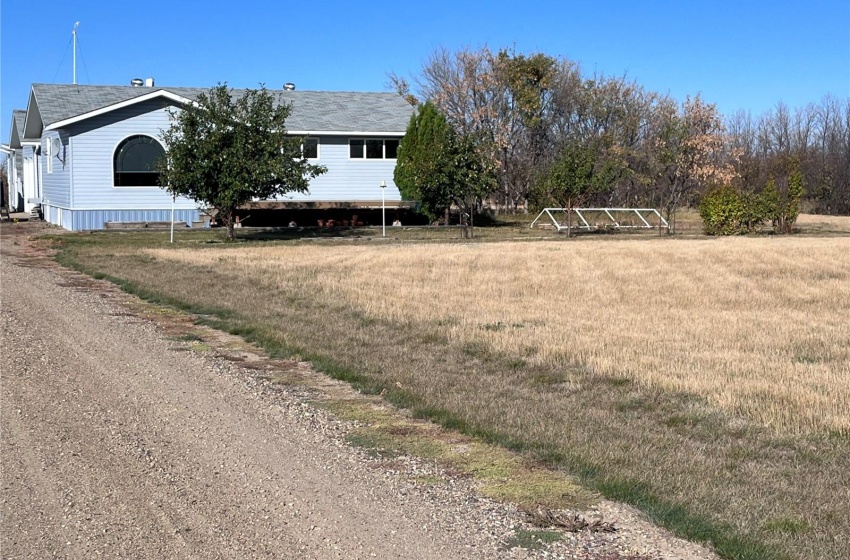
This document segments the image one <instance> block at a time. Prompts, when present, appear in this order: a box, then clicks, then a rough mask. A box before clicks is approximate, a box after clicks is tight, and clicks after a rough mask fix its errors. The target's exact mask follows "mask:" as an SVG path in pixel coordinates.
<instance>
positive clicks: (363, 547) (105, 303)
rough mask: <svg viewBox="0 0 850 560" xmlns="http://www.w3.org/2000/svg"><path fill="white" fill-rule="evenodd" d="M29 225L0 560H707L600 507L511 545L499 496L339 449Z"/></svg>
mask: <svg viewBox="0 0 850 560" xmlns="http://www.w3.org/2000/svg"><path fill="white" fill-rule="evenodd" d="M37 230H38V227H37V226H35V225H34V224H28V225H22V224H18V225H12V224H4V225H3V226H2V229H0V234H2V245H0V251H2V264H0V290H2V291H0V295H1V296H2V299H0V332H2V360H0V367H2V370H1V371H0V375H1V377H0V382H1V383H2V384H1V385H0V389H2V393H0V397H2V400H0V415H2V422H1V423H0V426H2V441H0V443H2V455H1V456H2V510H0V513H2V527H0V533H2V537H1V538H0V557H2V558H5V559H13V558H99V557H103V558H134V559H145V558H157V559H159V558H240V559H241V558H299V559H301V558H304V559H309V558H316V559H324V558H393V559H403V558H411V559H414V558H415V559H427V558H447V559H461V558H485V559H486V558H591V559H605V560H617V559H631V560H639V559H640V560H646V559H653V558H663V559H674V558H683V559H687V560H697V559H700V560H701V559H706V560H710V559H713V558H715V557H714V556H713V555H712V554H711V553H710V552H708V551H707V550H706V549H704V548H702V547H699V546H697V545H694V544H691V543H687V542H683V541H681V540H678V539H675V538H673V537H671V536H670V535H669V534H668V533H666V532H665V531H662V530H659V529H657V528H655V527H653V526H652V525H650V524H649V523H647V522H645V521H644V520H643V519H642V518H641V516H640V515H639V514H637V513H636V512H635V511H634V510H632V509H631V508H628V507H625V506H622V505H619V504H614V503H611V502H604V501H603V502H602V503H601V504H600V505H599V511H600V512H601V513H602V514H603V515H604V519H605V520H606V521H608V522H612V523H614V524H615V525H616V526H617V527H618V529H619V530H618V531H617V532H615V533H591V532H588V531H581V532H576V533H564V536H563V537H562V539H561V540H560V541H559V542H556V543H550V544H547V545H545V546H544V545H543V544H540V545H539V547H537V548H533V549H527V548H522V547H520V546H515V544H516V539H517V538H518V537H521V536H523V534H524V533H523V532H524V531H530V530H534V529H535V528H533V527H531V526H530V525H528V524H527V522H526V520H525V516H524V515H523V514H522V512H519V511H517V509H516V508H515V507H514V506H512V505H511V504H501V503H496V502H493V501H491V500H489V499H486V498H484V497H482V496H480V495H479V494H477V493H476V492H475V481H474V480H471V479H469V478H463V477H452V476H451V475H448V474H446V473H445V472H442V471H441V469H440V468H439V467H438V466H437V465H434V464H432V463H430V462H428V461H424V460H420V459H417V458H413V457H400V458H399V457H395V458H393V459H392V460H391V461H388V460H386V459H380V458H375V457H370V456H369V454H367V453H366V452H364V451H363V450H361V449H358V448H353V447H350V446H349V445H347V444H346V443H345V435H346V433H347V432H348V430H349V429H350V428H351V426H350V425H349V424H348V423H346V422H343V421H340V420H338V419H336V418H335V417H333V416H332V415H331V414H330V413H328V412H326V411H324V410H321V409H317V408H315V407H313V406H311V405H310V404H309V403H308V402H307V399H308V398H309V396H310V395H309V393H308V392H305V391H303V390H299V389H298V388H294V387H283V386H280V385H275V384H272V383H269V382H267V381H265V380H264V379H263V378H261V377H259V376H258V375H257V373H256V371H252V370H249V369H245V368H243V367H241V366H240V365H238V364H236V363H234V362H232V361H228V360H225V359H222V358H218V357H216V356H214V355H210V354H203V353H198V352H187V351H185V350H186V344H185V343H180V342H178V341H175V340H169V339H168V338H167V337H166V336H165V335H164V334H163V332H162V329H161V328H160V327H159V326H158V325H157V324H156V323H154V322H152V321H150V320H148V319H145V318H141V317H139V316H137V315H135V314H133V313H130V312H129V311H128V309H129V308H128V307H127V304H128V302H132V300H133V298H132V297H131V296H128V295H126V294H122V293H121V292H118V291H117V290H116V289H115V288H114V287H112V286H111V285H109V284H106V283H103V282H96V281H93V280H89V279H84V278H82V277H80V276H79V275H77V274H75V273H72V272H69V271H66V270H64V269H60V268H59V267H57V266H56V265H54V264H52V262H51V261H49V260H48V259H46V258H44V257H43V256H42V257H39V256H37V255H34V254H33V253H32V252H31V251H30V249H29V248H28V246H27V242H26V239H27V235H28V234H30V233H33V232H35V231H37ZM425 479H427V480H432V481H433V480H435V479H439V480H442V481H444V482H442V483H439V484H435V483H433V482H431V483H423V482H421V481H422V480H425Z"/></svg>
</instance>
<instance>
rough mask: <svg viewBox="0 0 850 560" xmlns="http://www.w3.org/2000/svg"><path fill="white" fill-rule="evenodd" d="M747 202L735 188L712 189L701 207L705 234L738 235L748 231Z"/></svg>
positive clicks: (700, 212) (700, 211) (704, 198)
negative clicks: (746, 221)
mask: <svg viewBox="0 0 850 560" xmlns="http://www.w3.org/2000/svg"><path fill="white" fill-rule="evenodd" d="M747 206H750V205H749V204H747V201H746V200H745V199H744V197H743V196H741V193H739V192H738V191H737V190H736V189H735V188H733V187H731V186H728V185H723V186H720V187H715V188H713V189H711V190H710V191H709V192H708V193H707V194H706V195H705V197H703V199H702V202H701V203H700V205H699V215H700V217H701V218H702V223H703V227H704V228H705V233H706V234H708V235H738V234H741V233H745V232H746V231H747V225H746V224H745V220H747V218H749V215H748V214H749V213H748V212H747Z"/></svg>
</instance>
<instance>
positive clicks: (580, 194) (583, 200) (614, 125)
mask: <svg viewBox="0 0 850 560" xmlns="http://www.w3.org/2000/svg"><path fill="white" fill-rule="evenodd" d="M390 82H391V84H392V86H393V87H394V88H395V89H396V90H397V91H398V92H399V94H401V95H402V96H404V97H405V98H406V99H407V100H408V101H409V102H410V103H411V104H413V105H416V106H418V107H419V110H418V111H417V113H416V114H415V115H414V117H413V118H412V119H411V125H410V127H409V128H408V134H407V135H406V137H405V141H403V142H402V147H401V149H400V152H399V161H398V166H397V168H398V171H397V176H396V183H397V184H399V187H400V188H401V189H402V193H403V194H404V195H405V196H408V195H412V197H413V198H416V199H417V200H420V199H426V201H427V200H428V198H429V197H428V193H430V192H431V191H432V190H437V191H439V192H441V193H442V194H441V195H439V196H436V197H431V204H430V206H429V204H427V202H426V204H424V206H425V211H426V213H430V214H431V215H432V216H433V215H438V214H440V213H441V212H444V211H445V210H446V208H447V206H448V205H451V204H455V205H457V206H460V207H462V208H463V207H466V206H468V203H469V200H470V197H471V198H477V199H478V200H480V201H485V202H486V203H487V205H488V206H489V207H491V208H493V209H495V210H496V211H504V212H518V211H528V210H530V209H535V208H542V207H546V206H558V207H564V208H572V207H576V206H579V205H599V206H607V207H617V206H622V207H653V208H660V209H662V210H663V211H664V213H665V214H666V217H667V218H668V220H670V221H671V225H672V227H673V228H675V213H676V209H677V208H678V207H680V206H681V205H688V206H696V205H698V204H699V202H700V201H701V200H702V199H703V197H704V196H705V195H706V194H707V193H708V192H710V191H712V190H716V189H721V188H722V189H725V190H726V191H729V190H730V189H731V190H733V191H734V192H736V193H738V195H739V196H740V197H742V200H748V199H749V198H752V197H758V196H760V195H761V193H762V192H763V191H765V189H775V190H776V191H777V193H778V195H777V196H779V197H780V198H782V197H785V198H787V197H789V196H791V195H789V194H788V191H789V184H790V188H791V189H792V190H793V189H797V188H799V186H800V181H802V185H803V189H804V195H803V197H802V201H803V202H804V203H805V204H806V208H807V209H808V210H809V211H812V212H819V213H830V214H850V98H848V99H846V100H840V99H837V98H835V97H832V96H827V97H825V98H824V99H823V100H821V102H820V103H819V104H809V105H807V106H806V107H803V108H798V109H791V108H789V107H787V106H786V105H784V104H782V103H780V104H778V105H777V106H776V108H775V109H773V110H771V111H767V112H766V113H764V114H762V115H759V116H757V117H753V116H752V115H751V114H750V113H747V112H744V111H739V112H737V113H735V114H734V115H732V116H729V117H724V116H723V115H721V114H720V113H719V112H718V110H717V107H716V105H714V104H712V103H709V102H707V101H705V100H704V99H702V98H701V96H700V95H697V96H695V97H688V98H686V99H685V100H684V101H683V102H681V103H680V102H678V101H676V100H675V99H673V98H671V97H670V96H669V95H665V94H660V93H658V92H654V91H650V90H647V89H646V88H644V87H642V86H641V85H640V84H638V83H636V82H634V81H631V80H627V79H626V78H625V77H609V76H605V75H603V74H599V73H593V74H591V75H585V74H584V73H583V72H582V69H581V67H580V65H579V64H578V63H576V62H573V61H570V60H567V59H565V58H555V57H552V56H549V55H546V54H543V53H535V54H531V55H525V54H518V53H515V52H513V51H510V50H505V49H503V50H499V51H497V52H495V51H492V50H490V49H489V48H487V47H484V48H480V49H477V50H472V49H463V50H459V51H456V52H452V51H448V50H445V49H441V50H437V51H436V52H434V53H433V54H432V55H431V56H430V57H429V58H428V59H427V60H426V62H425V63H424V64H423V66H422V69H421V72H420V73H419V74H418V75H417V76H415V77H414V78H412V81H408V80H407V79H405V78H402V77H399V76H397V75H395V74H390ZM435 119H436V120H438V121H439V120H440V119H442V120H443V121H444V123H445V124H446V125H448V129H450V132H448V131H447V129H446V128H444V127H441V125H439V123H437V124H434V122H433V121H434V120H435ZM428 121H430V124H428ZM423 125H424V126H423ZM426 130H431V131H435V130H436V131H439V134H442V135H444V137H445V138H448V140H445V141H444V142H443V143H444V144H446V145H447V146H448V147H447V150H448V152H451V154H450V155H446V154H441V155H440V157H435V154H436V153H437V152H435V151H434V145H429V146H427V147H425V149H426V150H428V153H430V154H431V158H432V160H436V161H442V162H443V166H444V169H442V170H440V173H439V174H438V175H435V174H434V173H433V172H434V169H435V166H434V165H433V163H434V162H433V161H432V164H431V165H430V168H429V169H430V170H429V169H426V167H428V166H426V165H425V162H427V160H428V157H426V156H425V155H420V156H419V157H418V158H415V157H413V156H414V153H413V152H414V150H413V144H414V142H412V141H411V138H412V137H411V133H412V132H413V131H415V134H417V135H418V136H419V138H418V140H417V141H416V144H418V145H419V146H420V147H422V146H426V145H427V144H428V142H426V141H425V140H424V139H423V137H422V135H423V131H426ZM433 142H435V140H434V138H432V140H431V143H432V144H433ZM405 143H407V144H408V145H407V147H405V145H404V144H405ZM437 143H438V144H439V142H437ZM446 162H453V163H452V165H454V167H452V165H449V166H448V167H447V168H445V165H446ZM458 162H459V163H458ZM458 165H459V166H460V167H458ZM471 169H474V170H476V172H477V174H478V175H479V176H480V175H481V174H483V175H484V178H483V179H481V178H480V177H479V178H478V179H476V180H475V181H473V183H474V184H461V181H463V178H464V177H466V178H469V177H471V176H472V175H471V173H470V170H471ZM428 173H431V175H429V174H428ZM452 182H454V183H455V186H454V187H451V183H452ZM435 184H439V186H438V187H433V188H432V186H433V185H435ZM453 190H454V191H456V192H451V191H453ZM483 191H486V194H485V193H484V192H483ZM748 197H749V198H748ZM762 198H763V199H765V198H766V197H762ZM767 198H769V197H767ZM464 201H466V203H464Z"/></svg>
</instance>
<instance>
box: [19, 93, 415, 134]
mask: <svg viewBox="0 0 850 560" xmlns="http://www.w3.org/2000/svg"><path fill="white" fill-rule="evenodd" d="M32 88H33V95H34V96H35V99H36V102H37V103H38V108H39V111H40V112H41V118H42V121H43V123H44V126H49V125H51V124H53V123H56V122H59V121H64V120H66V119H70V118H73V117H77V116H80V115H84V114H86V113H90V112H92V111H96V110H98V109H104V108H106V107H109V106H111V105H115V104H117V103H121V102H123V101H127V100H130V99H133V98H135V97H140V96H143V95H147V94H149V93H151V92H152V91H167V92H170V93H173V94H175V95H179V96H180V97H184V98H187V99H195V98H197V96H198V95H199V94H201V93H204V92H207V91H209V90H208V89H207V88H184V87H160V86H157V87H153V88H148V87H132V86H84V85H67V84H33V86H32ZM244 91H245V90H233V93H234V95H237V96H238V95H240V94H241V93H242V92H244ZM272 93H274V94H276V95H277V96H278V98H279V99H281V100H282V101H284V102H287V103H291V104H292V114H291V115H290V117H289V119H287V121H286V127H287V129H289V130H298V131H306V132H314V131H315V132H320V131H340V132H367V131H374V132H398V133H404V131H405V130H406V129H407V124H408V121H409V120H410V115H411V114H412V113H413V107H411V106H410V105H409V104H408V103H407V102H406V101H404V99H402V98H401V96H399V95H398V94H395V93H383V92H338V91H283V90H272ZM22 130H23V128H22Z"/></svg>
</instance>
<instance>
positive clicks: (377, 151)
mask: <svg viewBox="0 0 850 560" xmlns="http://www.w3.org/2000/svg"><path fill="white" fill-rule="evenodd" d="M366 159H384V141H383V140H366Z"/></svg>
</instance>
